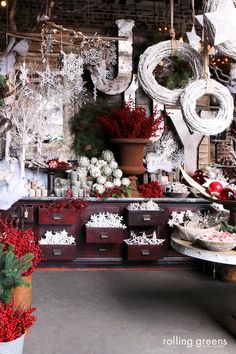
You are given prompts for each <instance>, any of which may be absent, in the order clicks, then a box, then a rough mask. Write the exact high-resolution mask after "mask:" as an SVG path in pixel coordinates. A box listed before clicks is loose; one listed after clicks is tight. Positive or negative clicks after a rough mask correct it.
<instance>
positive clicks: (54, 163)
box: [47, 159, 59, 168]
mask: <svg viewBox="0 0 236 354" xmlns="http://www.w3.org/2000/svg"><path fill="white" fill-rule="evenodd" d="M47 165H48V167H49V168H58V167H59V161H58V160H57V159H53V160H49V161H48V162H47Z"/></svg>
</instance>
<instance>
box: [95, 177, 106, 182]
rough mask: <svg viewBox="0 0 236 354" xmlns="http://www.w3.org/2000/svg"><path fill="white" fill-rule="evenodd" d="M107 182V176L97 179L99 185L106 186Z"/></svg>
mask: <svg viewBox="0 0 236 354" xmlns="http://www.w3.org/2000/svg"><path fill="white" fill-rule="evenodd" d="M106 180H107V178H106V176H99V177H98V178H97V183H99V184H105V183H106Z"/></svg>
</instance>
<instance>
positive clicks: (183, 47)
mask: <svg viewBox="0 0 236 354" xmlns="http://www.w3.org/2000/svg"><path fill="white" fill-rule="evenodd" d="M171 56H177V57H178V58H180V59H182V60H185V61H186V62H188V63H189V65H190V67H191V69H192V71H193V78H192V79H191V81H192V80H199V79H201V78H202V77H203V75H204V69H203V60H202V58H201V56H200V54H199V53H198V52H197V51H196V50H195V49H193V48H192V47H191V46H190V45H189V44H187V43H181V42H179V41H175V40H167V41H163V42H160V43H157V44H155V45H153V46H151V47H148V48H147V49H146V50H145V52H144V53H143V54H142V55H141V56H140V61H139V65H138V78H139V81H140V83H141V85H142V87H143V89H144V91H145V92H146V93H147V94H148V95H149V96H151V97H152V98H153V99H154V100H156V101H158V102H160V103H165V104H170V105H175V104H177V103H178V102H179V99H180V95H181V93H182V92H183V90H184V88H180V89H174V90H169V89H168V88H166V87H163V86H162V85H160V84H158V82H157V81H156V79H155V76H154V74H153V71H154V69H155V67H156V66H157V65H158V64H160V63H161V61H162V60H163V59H164V58H168V57H171ZM191 81H190V82H191Z"/></svg>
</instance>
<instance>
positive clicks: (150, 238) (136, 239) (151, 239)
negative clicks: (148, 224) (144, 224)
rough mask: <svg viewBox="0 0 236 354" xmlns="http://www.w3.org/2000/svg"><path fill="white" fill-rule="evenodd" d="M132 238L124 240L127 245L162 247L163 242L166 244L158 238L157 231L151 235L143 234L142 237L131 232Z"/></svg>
mask: <svg viewBox="0 0 236 354" xmlns="http://www.w3.org/2000/svg"><path fill="white" fill-rule="evenodd" d="M130 236H131V237H130V238H127V239H126V240H124V242H125V243H127V245H138V246H139V245H140V246H141V245H162V244H163V242H165V239H161V238H157V235H156V232H155V231H154V232H153V233H152V234H151V235H146V233H145V232H143V233H142V235H141V236H138V235H136V234H135V233H134V231H131V232H130Z"/></svg>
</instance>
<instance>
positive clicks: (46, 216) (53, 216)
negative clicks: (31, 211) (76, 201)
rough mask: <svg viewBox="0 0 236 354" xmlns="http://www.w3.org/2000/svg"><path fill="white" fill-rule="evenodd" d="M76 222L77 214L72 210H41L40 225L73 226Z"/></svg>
mask: <svg viewBox="0 0 236 354" xmlns="http://www.w3.org/2000/svg"><path fill="white" fill-rule="evenodd" d="M75 222H76V213H75V211H74V210H70V209H62V210H60V209H58V210H52V209H50V208H39V224H44V225H45V224H47V225H71V224H75Z"/></svg>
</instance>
